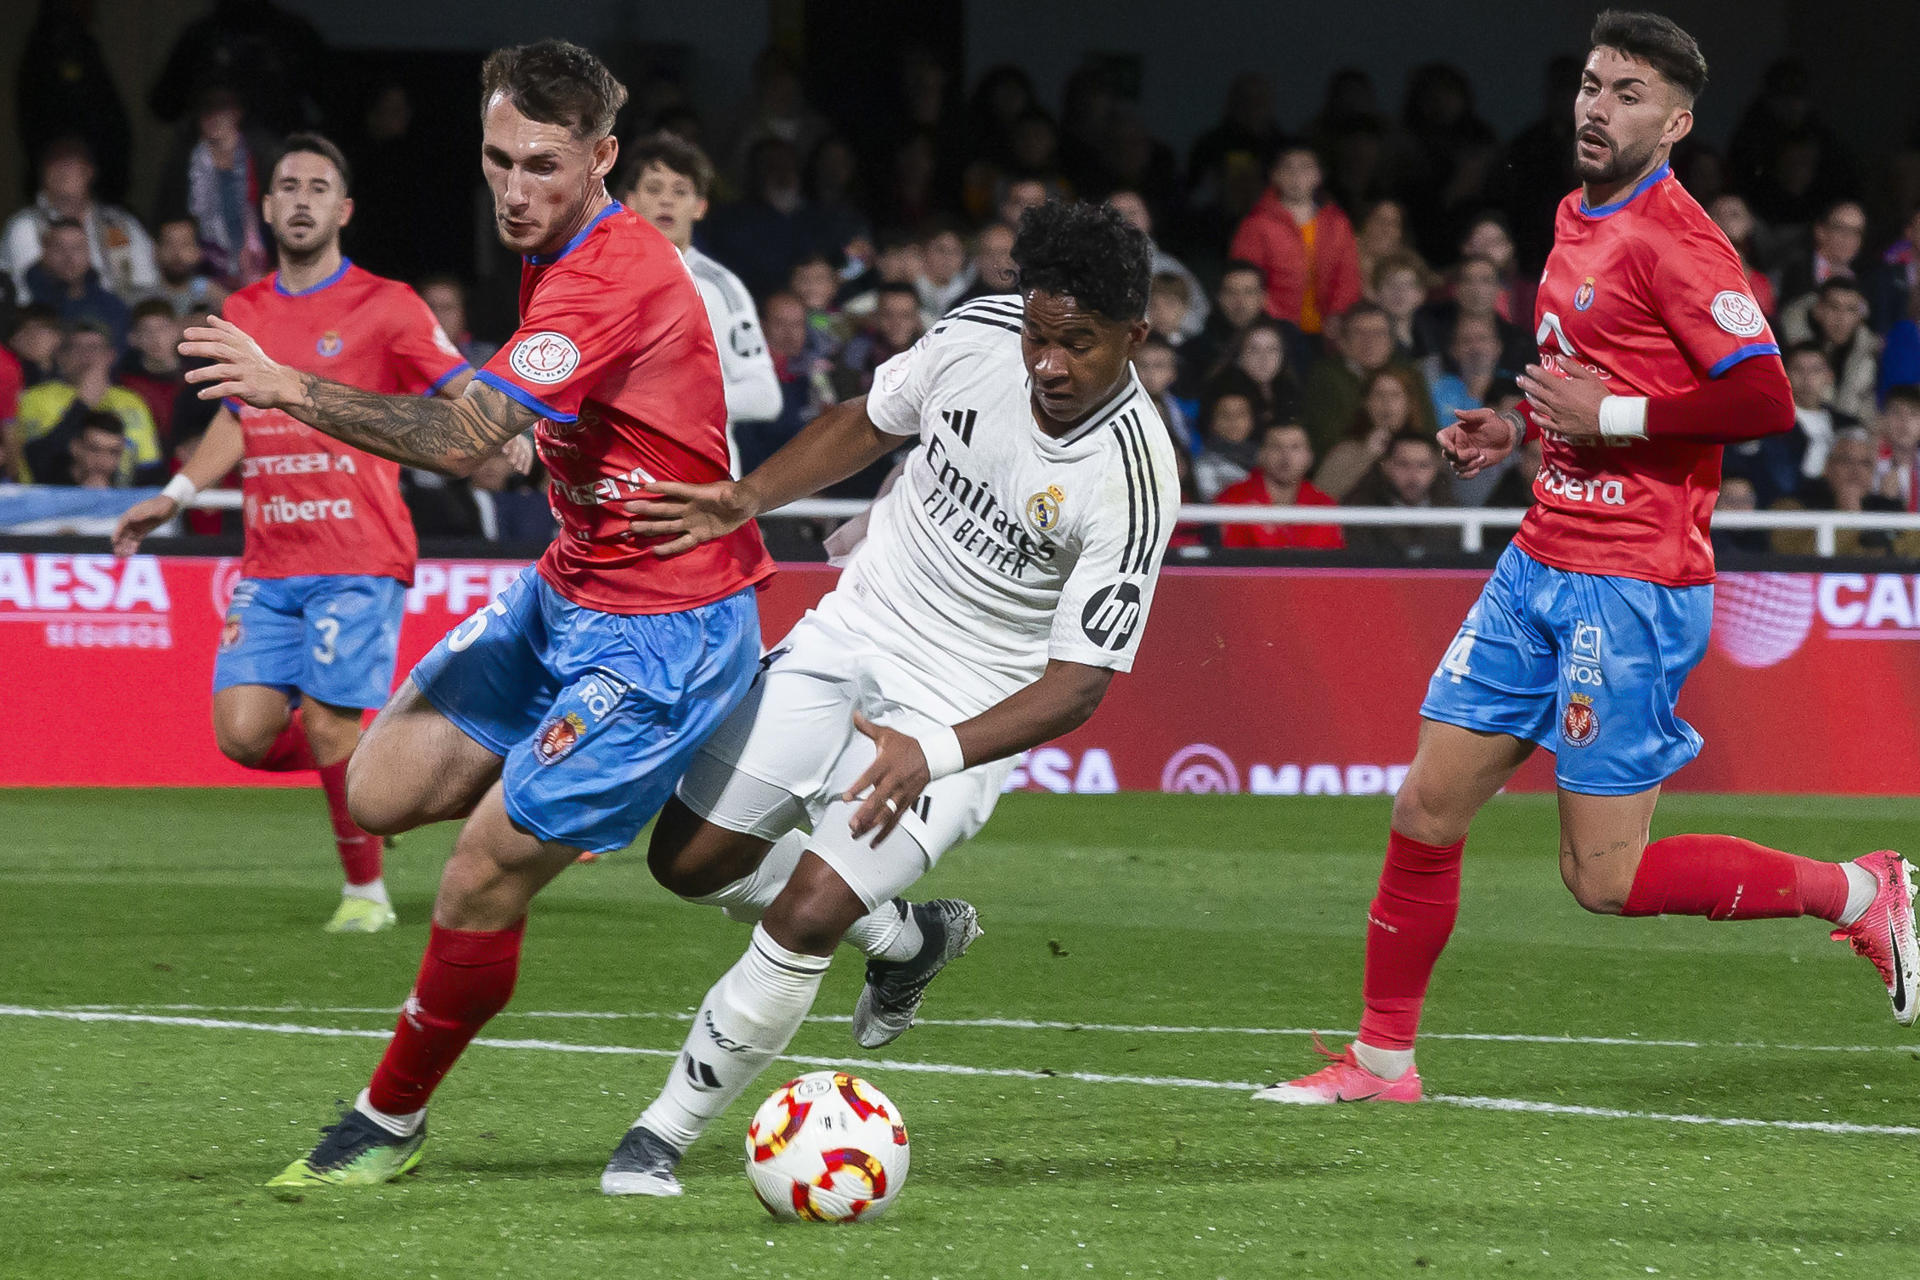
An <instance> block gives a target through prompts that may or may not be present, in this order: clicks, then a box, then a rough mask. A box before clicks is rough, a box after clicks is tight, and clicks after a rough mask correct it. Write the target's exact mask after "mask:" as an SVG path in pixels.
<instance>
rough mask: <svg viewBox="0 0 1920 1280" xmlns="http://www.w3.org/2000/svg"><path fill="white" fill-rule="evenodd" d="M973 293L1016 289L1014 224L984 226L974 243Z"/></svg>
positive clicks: (990, 292)
mask: <svg viewBox="0 0 1920 1280" xmlns="http://www.w3.org/2000/svg"><path fill="white" fill-rule="evenodd" d="M973 273H974V282H973V295H974V296H975V297H981V296H984V295H986V294H993V293H1012V292H1013V291H1014V288H1015V287H1016V286H1015V281H1016V279H1017V274H1016V272H1015V271H1014V267H1013V228H1012V227H1010V226H1008V225H1007V224H1006V223H1004V222H990V223H988V224H987V225H986V226H985V227H982V228H981V230H980V234H979V235H978V236H976V237H975V238H974V244H973Z"/></svg>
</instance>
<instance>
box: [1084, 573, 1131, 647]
mask: <svg viewBox="0 0 1920 1280" xmlns="http://www.w3.org/2000/svg"><path fill="white" fill-rule="evenodd" d="M1138 625H1140V588H1139V587H1136V586H1134V585H1133V584H1132V583H1131V582H1122V583H1120V584H1118V585H1117V586H1111V587H1102V588H1100V590H1098V591H1096V592H1094V593H1093V599H1091V600H1089V601H1087V607H1086V610H1085V611H1084V612H1083V613H1081V615H1080V629H1081V630H1082V631H1084V632H1086V633H1087V639H1089V640H1091V641H1093V642H1094V643H1095V644H1097V645H1099V646H1100V647H1101V648H1102V649H1107V650H1111V651H1113V652H1116V653H1117V652H1119V651H1120V650H1122V649H1124V648H1126V647H1127V641H1129V640H1131V639H1133V629H1134V628H1135V627H1137V626H1138Z"/></svg>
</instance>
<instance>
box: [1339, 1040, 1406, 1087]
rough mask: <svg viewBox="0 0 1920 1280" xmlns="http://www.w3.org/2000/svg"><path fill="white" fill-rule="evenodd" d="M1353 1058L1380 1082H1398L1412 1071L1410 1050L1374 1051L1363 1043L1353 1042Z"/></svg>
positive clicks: (1374, 1049)
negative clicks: (1377, 1077) (1378, 1078)
mask: <svg viewBox="0 0 1920 1280" xmlns="http://www.w3.org/2000/svg"><path fill="white" fill-rule="evenodd" d="M1353 1056H1354V1058H1355V1060H1357V1061H1358V1062H1359V1063H1360V1065H1361V1066H1363V1067H1365V1068H1366V1069H1367V1070H1369V1071H1371V1072H1373V1074H1375V1075H1377V1076H1379V1077H1380V1078H1381V1079H1382V1080H1398V1079H1399V1078H1400V1077H1401V1076H1403V1075H1405V1074H1407V1072H1409V1071H1411V1070H1413V1050H1411V1049H1376V1048H1374V1047H1373V1046H1372V1045H1370V1044H1367V1043H1365V1042H1364V1041H1360V1040H1355V1041H1354V1042H1353Z"/></svg>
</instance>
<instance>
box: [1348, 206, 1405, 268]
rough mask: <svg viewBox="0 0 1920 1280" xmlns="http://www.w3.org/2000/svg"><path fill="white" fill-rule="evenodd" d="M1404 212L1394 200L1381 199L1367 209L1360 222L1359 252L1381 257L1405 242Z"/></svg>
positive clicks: (1368, 255)
mask: <svg viewBox="0 0 1920 1280" xmlns="http://www.w3.org/2000/svg"><path fill="white" fill-rule="evenodd" d="M1406 234H1407V219H1406V213H1405V212H1404V211H1403V210H1402V209H1401V208H1400V204H1399V202H1398V201H1395V200H1382V201H1381V202H1380V203H1378V204H1376V205H1374V206H1373V208H1371V209H1369V210H1367V216H1366V218H1365V220H1364V221H1362V222H1361V223H1360V234H1359V236H1358V237H1357V238H1358V240H1359V241H1360V252H1361V253H1362V254H1364V255H1365V256H1367V257H1369V258H1382V257H1385V256H1386V255H1387V254H1389V253H1392V252H1394V251H1395V250H1396V249H1399V248H1401V247H1402V246H1403V245H1404V244H1405V243H1406Z"/></svg>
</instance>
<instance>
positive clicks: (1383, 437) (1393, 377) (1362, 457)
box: [1313, 365, 1437, 498]
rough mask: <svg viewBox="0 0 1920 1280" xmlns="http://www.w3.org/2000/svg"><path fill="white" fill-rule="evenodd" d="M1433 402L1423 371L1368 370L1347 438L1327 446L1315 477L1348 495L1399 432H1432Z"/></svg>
mask: <svg viewBox="0 0 1920 1280" xmlns="http://www.w3.org/2000/svg"><path fill="white" fill-rule="evenodd" d="M1432 412H1433V404H1432V402H1431V401H1430V400H1429V399H1428V397H1427V391H1426V388H1425V387H1424V386H1423V385H1421V382H1420V375H1419V374H1417V373H1415V372H1414V371H1413V370H1411V369H1408V368H1406V367H1405V366H1403V365H1384V366H1382V367H1381V368H1378V369H1376V370H1374V371H1373V372H1372V373H1370V374H1368V375H1367V378H1366V381H1365V382H1364V383H1363V384H1362V391H1361V398H1360V403H1359V406H1358V408H1357V409H1356V410H1355V412H1354V415H1353V419H1352V421H1351V422H1350V423H1349V424H1348V427H1347V433H1346V438H1345V439H1343V440H1341V441H1340V442H1339V443H1338V444H1336V445H1334V446H1333V448H1331V449H1329V450H1327V453H1326V455H1325V457H1324V458H1323V459H1322V461H1321V463H1320V470H1319V472H1318V474H1316V475H1315V476H1314V478H1313V482H1314V483H1315V484H1317V485H1319V486H1320V487H1321V488H1322V489H1324V490H1325V491H1326V492H1328V493H1330V494H1332V495H1333V496H1334V497H1335V498H1345V497H1346V496H1347V493H1348V492H1349V491H1350V490H1351V489H1352V488H1353V487H1354V485H1356V484H1357V483H1359V481H1360V478H1361V477H1362V476H1363V475H1365V474H1366V472H1367V471H1368V469H1369V468H1371V467H1372V466H1373V464H1374V463H1376V462H1378V461H1379V460H1380V459H1381V458H1382V457H1383V456H1384V455H1385V454H1386V452H1387V449H1388V446H1389V445H1391V444H1392V442H1393V439H1394V437H1395V436H1398V435H1402V434H1404V433H1406V432H1409V431H1412V432H1419V433H1425V434H1426V435H1429V436H1432V435H1434V434H1436V432H1437V429H1436V428H1435V427H1434V425H1433V419H1432V417H1431V415H1432Z"/></svg>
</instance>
